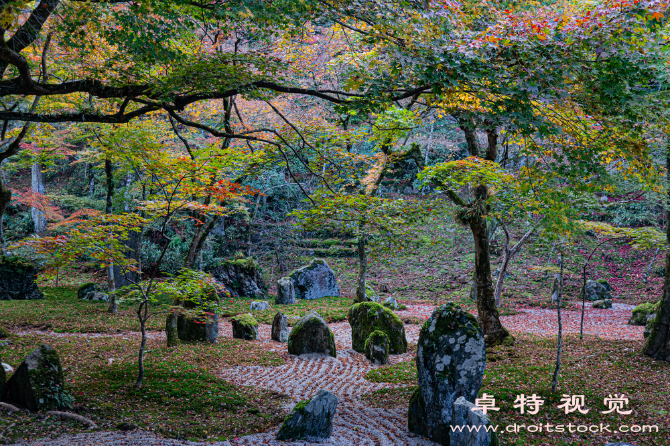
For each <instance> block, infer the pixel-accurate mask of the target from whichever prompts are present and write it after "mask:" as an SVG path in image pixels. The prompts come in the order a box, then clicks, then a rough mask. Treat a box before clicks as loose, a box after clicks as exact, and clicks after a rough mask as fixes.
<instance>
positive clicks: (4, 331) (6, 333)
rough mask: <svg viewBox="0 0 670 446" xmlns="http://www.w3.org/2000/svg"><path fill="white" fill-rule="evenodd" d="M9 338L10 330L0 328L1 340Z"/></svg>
mask: <svg viewBox="0 0 670 446" xmlns="http://www.w3.org/2000/svg"><path fill="white" fill-rule="evenodd" d="M7 338H9V330H7V329H5V328H3V327H0V339H7Z"/></svg>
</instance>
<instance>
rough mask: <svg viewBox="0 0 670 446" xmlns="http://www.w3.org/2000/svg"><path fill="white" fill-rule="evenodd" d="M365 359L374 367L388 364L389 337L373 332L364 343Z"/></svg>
mask: <svg viewBox="0 0 670 446" xmlns="http://www.w3.org/2000/svg"><path fill="white" fill-rule="evenodd" d="M365 357H366V358H368V359H369V360H370V361H371V362H372V363H373V364H374V365H383V364H388V362H389V337H388V336H386V333H384V332H383V331H379V330H377V331H373V332H372V333H371V334H370V336H368V339H367V340H366V341H365Z"/></svg>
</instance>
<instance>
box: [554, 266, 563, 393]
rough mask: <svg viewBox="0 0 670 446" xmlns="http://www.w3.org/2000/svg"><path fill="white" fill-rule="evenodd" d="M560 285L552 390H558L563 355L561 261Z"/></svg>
mask: <svg viewBox="0 0 670 446" xmlns="http://www.w3.org/2000/svg"><path fill="white" fill-rule="evenodd" d="M559 283H560V286H559V287H558V309H557V310H556V311H557V315H558V345H557V346H556V368H555V369H554V376H553V377H552V380H551V391H552V392H556V388H557V387H558V374H559V373H560V372H561V355H562V353H563V320H562V319H561V298H562V295H563V262H561V280H560V282H559Z"/></svg>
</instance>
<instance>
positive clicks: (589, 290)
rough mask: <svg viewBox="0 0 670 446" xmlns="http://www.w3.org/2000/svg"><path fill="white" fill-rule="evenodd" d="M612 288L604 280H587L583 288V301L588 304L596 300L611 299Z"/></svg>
mask: <svg viewBox="0 0 670 446" xmlns="http://www.w3.org/2000/svg"><path fill="white" fill-rule="evenodd" d="M610 291H612V287H611V286H610V284H609V283H607V281H606V280H603V279H600V280H587V281H586V287H585V288H584V296H585V299H586V300H587V301H589V302H595V301H597V300H604V299H610V300H611V299H612V295H611V294H610Z"/></svg>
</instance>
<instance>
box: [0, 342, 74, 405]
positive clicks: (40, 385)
mask: <svg viewBox="0 0 670 446" xmlns="http://www.w3.org/2000/svg"><path fill="white" fill-rule="evenodd" d="M2 373H3V372H0V374H2ZM1 380H2V378H0V381H1ZM63 386H64V379H63V368H62V367H61V363H60V358H59V357H58V353H57V352H56V350H55V349H54V348H53V347H51V346H49V345H41V346H40V347H38V348H37V349H35V350H34V351H33V352H32V353H30V354H29V355H28V356H27V357H26V359H24V360H23V362H22V363H21V365H20V366H19V367H18V368H17V369H16V371H15V372H14V374H12V376H11V377H10V378H9V380H8V381H7V382H6V384H5V389H4V395H0V399H2V400H3V401H7V402H9V403H12V404H15V405H17V406H19V407H25V408H26V409H28V410H31V411H33V412H36V411H38V410H51V409H60V408H61V407H62V405H63V398H56V397H57V396H58V395H54V393H61V394H65V391H64V387H63Z"/></svg>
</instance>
